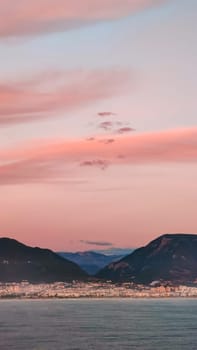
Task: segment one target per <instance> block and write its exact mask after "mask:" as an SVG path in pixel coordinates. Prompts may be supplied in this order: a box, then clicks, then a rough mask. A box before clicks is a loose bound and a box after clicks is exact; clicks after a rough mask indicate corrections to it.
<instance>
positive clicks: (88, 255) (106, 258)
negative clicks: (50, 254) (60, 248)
mask: <svg viewBox="0 0 197 350" xmlns="http://www.w3.org/2000/svg"><path fill="white" fill-rule="evenodd" d="M58 254H59V255H60V256H62V257H63V258H66V259H68V260H70V261H73V262H75V263H76V264H77V265H79V266H80V267H81V268H82V269H83V270H84V271H86V272H87V273H88V274H90V275H94V274H96V273H97V272H98V271H99V270H100V269H102V268H103V267H105V266H106V265H108V264H110V263H111V262H112V261H117V260H120V259H121V258H122V257H123V255H104V254H100V253H96V252H93V251H88V252H78V253H64V252H59V253H58Z"/></svg>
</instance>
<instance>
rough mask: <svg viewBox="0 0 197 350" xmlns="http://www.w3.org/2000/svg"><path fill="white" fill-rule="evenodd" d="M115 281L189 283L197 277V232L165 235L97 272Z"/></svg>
mask: <svg viewBox="0 0 197 350" xmlns="http://www.w3.org/2000/svg"><path fill="white" fill-rule="evenodd" d="M96 276H97V277H98V278H102V279H105V280H106V279H107V280H112V281H114V282H120V281H133V282H135V283H143V284H147V283H151V282H153V281H169V282H173V283H188V282H193V281H195V280H197V235H193V234H166V235H163V236H160V237H159V238H157V239H155V240H153V241H152V242H150V243H149V244H148V245H147V246H145V247H142V248H139V249H136V250H135V251H134V252H133V253H131V254H130V255H128V256H126V257H124V258H123V259H121V260H120V261H118V262H113V263H111V264H110V265H108V266H107V267H105V268H104V269H102V270H101V271H100V272H99V273H98V274H97V275H96Z"/></svg>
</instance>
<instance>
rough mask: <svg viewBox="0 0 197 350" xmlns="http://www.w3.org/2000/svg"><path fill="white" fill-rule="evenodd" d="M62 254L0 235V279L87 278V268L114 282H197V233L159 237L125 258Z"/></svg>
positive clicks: (18, 280) (40, 281) (94, 254)
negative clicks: (0, 236)
mask: <svg viewBox="0 0 197 350" xmlns="http://www.w3.org/2000/svg"><path fill="white" fill-rule="evenodd" d="M59 254H60V255H62V256H63V257H62V256H60V255H59ZM59 254H56V253H54V252H53V251H51V250H48V249H41V248H37V247H36V248H32V247H29V246H27V245H24V244H22V243H20V242H18V241H16V240H13V239H9V238H0V282H21V281H23V280H27V281H29V282H32V283H50V282H57V281H62V282H63V281H72V280H78V281H79V280H81V281H88V280H90V277H89V276H88V274H87V273H86V272H85V270H86V271H88V273H89V274H90V275H93V274H95V271H96V274H95V277H96V279H102V280H112V281H113V282H127V281H129V282H134V283H139V284H149V283H151V282H155V281H158V282H171V283H174V284H176V283H178V284H181V283H182V284H187V283H189V282H195V281H197V235H192V234H166V235H163V236H160V237H159V238H157V239H155V240H153V241H152V242H150V243H149V244H148V245H146V246H145V247H142V248H139V249H136V250H135V251H133V252H132V253H131V254H129V255H127V256H125V257H123V258H122V257H121V258H120V256H117V255H115V256H114V255H113V256H110V255H109V256H106V255H104V254H99V253H96V252H84V253H59ZM71 260H72V261H71ZM117 260H118V261H117ZM73 261H74V262H73ZM112 261H113V262H112ZM106 264H108V265H107V266H106ZM79 265H80V266H81V267H80V266H79ZM98 269H100V271H98ZM97 271H98V272H97ZM95 277H94V278H91V279H92V280H95Z"/></svg>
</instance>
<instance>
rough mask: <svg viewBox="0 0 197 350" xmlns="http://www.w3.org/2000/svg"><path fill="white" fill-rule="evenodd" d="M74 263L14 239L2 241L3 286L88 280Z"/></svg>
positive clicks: (1, 278)
mask: <svg viewBox="0 0 197 350" xmlns="http://www.w3.org/2000/svg"><path fill="white" fill-rule="evenodd" d="M87 278H88V276H87V274H86V273H85V272H84V271H83V270H82V269H81V268H80V267H79V266H78V265H77V264H75V263H73V262H71V261H69V260H67V259H64V258H62V257H60V256H59V255H57V254H55V253H54V252H52V251H51V250H48V249H40V248H31V247H29V246H26V245H24V244H22V243H20V242H18V241H16V240H14V239H9V238H0V282H20V281H23V280H27V281H29V282H33V283H41V282H45V283H46V282H56V281H71V280H86V279H87Z"/></svg>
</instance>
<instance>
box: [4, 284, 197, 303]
mask: <svg viewBox="0 0 197 350" xmlns="http://www.w3.org/2000/svg"><path fill="white" fill-rule="evenodd" d="M170 297H197V285H195V284H193V285H187V286H186V285H170V284H169V285H167V284H165V285H162V284H160V283H159V282H157V281H154V282H152V283H151V284H150V285H148V286H144V285H140V284H139V285H138V284H133V283H129V282H128V283H122V284H113V283H112V282H111V281H108V282H88V283H87V282H86V283H84V282H77V281H73V282H71V283H65V282H56V283H51V284H46V283H43V284H31V283H29V282H27V281H24V282H21V283H0V299H12V298H16V299H38V298H39V299H48V298H73V299H77V298H170Z"/></svg>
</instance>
